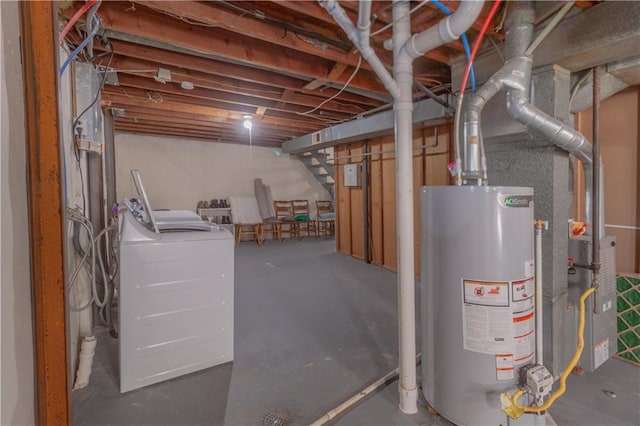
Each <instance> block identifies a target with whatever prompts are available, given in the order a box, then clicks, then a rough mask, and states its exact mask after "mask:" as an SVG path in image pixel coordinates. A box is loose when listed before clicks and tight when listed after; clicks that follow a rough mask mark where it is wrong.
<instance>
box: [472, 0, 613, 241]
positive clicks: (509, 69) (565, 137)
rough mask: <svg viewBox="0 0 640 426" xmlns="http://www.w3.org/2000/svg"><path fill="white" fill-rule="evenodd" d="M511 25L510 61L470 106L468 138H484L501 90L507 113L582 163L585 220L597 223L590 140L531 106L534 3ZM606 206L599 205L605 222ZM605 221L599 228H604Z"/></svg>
mask: <svg viewBox="0 0 640 426" xmlns="http://www.w3.org/2000/svg"><path fill="white" fill-rule="evenodd" d="M507 24H508V28H509V29H508V30H507V36H506V42H505V57H506V58H507V61H506V62H505V64H504V66H503V67H502V68H501V69H500V70H498V71H497V72H496V73H495V74H494V75H493V76H492V77H491V78H490V79H489V80H488V81H487V83H485V84H484V85H483V86H482V88H480V89H479V90H478V92H477V93H476V95H474V96H473V97H472V98H471V101H470V102H469V107H468V108H469V109H468V111H467V117H468V121H467V127H468V137H480V131H481V130H480V129H481V125H480V122H481V119H480V117H481V114H482V109H483V108H484V106H485V105H486V103H487V102H488V101H489V99H491V98H492V97H493V96H494V95H495V94H496V93H498V92H499V91H500V90H505V91H506V95H507V110H508V111H509V113H510V114H511V115H512V116H513V118H514V119H515V120H516V121H517V122H518V123H520V124H522V125H524V126H525V127H526V128H527V129H529V130H531V131H532V132H534V133H536V134H537V135H540V136H542V137H544V138H545V139H548V140H550V141H551V142H553V143H554V144H555V145H556V146H557V147H558V148H561V149H563V150H564V151H567V152H568V153H569V154H571V155H573V156H575V157H576V158H578V159H579V160H581V162H582V165H583V168H584V176H585V216H586V217H585V219H586V221H587V222H588V223H592V222H593V207H592V205H593V182H592V176H593V156H592V147H591V144H590V143H589V141H588V140H587V138H585V137H584V135H582V134H581V133H580V132H578V131H577V130H576V129H574V128H572V127H571V126H569V125H567V124H565V123H563V122H561V121H559V120H556V119H555V118H553V117H550V116H549V115H547V114H546V113H544V112H543V111H541V110H540V109H539V108H537V107H536V106H534V105H532V104H531V103H530V102H529V88H530V86H531V72H532V63H533V61H532V58H531V57H529V56H523V54H524V51H525V50H526V49H527V47H528V46H529V45H530V43H531V39H532V37H533V9H532V6H531V2H518V3H516V6H515V9H514V11H513V12H512V14H511V16H510V18H509V21H508V22H507ZM602 204H603V203H601V202H600V203H599V207H598V209H599V211H600V216H601V218H602V217H603V213H604V206H603V205H602ZM603 224H604V221H603V220H601V221H600V224H599V227H600V229H602V228H603Z"/></svg>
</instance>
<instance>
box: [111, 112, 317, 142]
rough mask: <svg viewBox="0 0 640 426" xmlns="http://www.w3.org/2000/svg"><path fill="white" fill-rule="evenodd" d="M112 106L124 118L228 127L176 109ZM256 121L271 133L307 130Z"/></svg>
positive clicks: (288, 136) (279, 133)
mask: <svg viewBox="0 0 640 426" xmlns="http://www.w3.org/2000/svg"><path fill="white" fill-rule="evenodd" d="M113 106H114V107H118V108H122V109H124V110H125V118H146V119H149V120H154V121H159V122H168V121H173V122H175V123H183V124H192V125H196V126H210V127H211V128H214V129H227V128H229V127H230V126H229V124H228V123H220V122H217V121H213V120H211V119H210V117H208V116H205V115H199V114H187V113H183V112H178V111H165V110H156V109H150V108H141V107H137V106H131V105H124V104H113ZM256 121H257V122H256V123H254V125H255V128H256V129H264V130H265V131H268V132H269V133H271V134H274V135H278V136H282V137H287V138H290V137H292V136H301V135H304V134H306V133H308V131H306V130H301V129H296V128H292V127H286V126H282V125H274V124H268V123H265V122H263V121H260V119H259V118H258V119H257V120H256ZM236 125H237V126H238V128H240V126H241V124H240V121H238V122H237V123H236Z"/></svg>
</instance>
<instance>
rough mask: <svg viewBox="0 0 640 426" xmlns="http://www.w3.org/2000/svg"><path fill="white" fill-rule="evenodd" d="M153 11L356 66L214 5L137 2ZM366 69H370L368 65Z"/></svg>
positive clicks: (339, 53) (338, 53) (331, 50)
mask: <svg viewBox="0 0 640 426" xmlns="http://www.w3.org/2000/svg"><path fill="white" fill-rule="evenodd" d="M136 3H139V4H143V5H145V6H147V7H149V8H151V9H153V10H157V11H160V12H162V13H168V14H172V15H175V16H181V17H183V18H185V19H188V20H191V21H194V22H200V23H203V24H207V25H210V26H214V27H217V28H224V29H225V30H229V31H232V32H235V33H238V34H243V35H248V36H250V37H252V38H254V39H258V40H263V41H266V42H269V43H273V44H275V45H278V46H282V47H286V48H287V49H293V50H296V51H299V52H303V53H308V54H311V55H314V56H320V57H323V58H325V59H329V60H331V61H335V62H340V63H344V64H347V65H351V66H356V63H357V58H355V59H354V57H353V56H351V55H349V53H348V52H345V51H343V50H340V49H338V48H336V47H334V46H331V45H326V44H323V43H321V42H319V41H318V40H315V42H314V40H310V41H307V40H306V39H305V38H306V36H301V35H298V34H295V33H294V32H292V31H288V30H286V29H283V28H279V27H277V26H275V25H273V24H269V23H268V22H266V21H259V20H257V19H252V18H250V17H245V16H243V15H242V14H240V13H233V12H230V11H228V10H226V9H224V8H221V7H213V5H214V4H215V3H207V4H205V3H199V2H195V1H179V2H176V1H157V0H136ZM365 68H367V69H370V68H369V67H368V65H365Z"/></svg>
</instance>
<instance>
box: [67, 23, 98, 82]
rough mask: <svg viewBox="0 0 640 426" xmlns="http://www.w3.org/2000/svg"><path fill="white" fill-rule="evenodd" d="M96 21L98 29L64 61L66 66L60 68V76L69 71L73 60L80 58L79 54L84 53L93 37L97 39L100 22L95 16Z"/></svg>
mask: <svg viewBox="0 0 640 426" xmlns="http://www.w3.org/2000/svg"><path fill="white" fill-rule="evenodd" d="M93 19H94V21H95V22H96V27H95V30H94V31H92V32H91V33H90V34H89V35H88V36H87V38H85V39H84V40H83V41H82V43H80V45H79V46H78V47H76V49H75V50H74V51H73V52H71V54H70V55H69V57H68V58H67V60H66V61H64V64H62V66H61V67H60V75H61V76H62V74H64V71H65V70H66V69H67V67H68V66H69V64H70V63H71V61H73V59H74V58H75V57H76V56H78V54H79V53H80V52H82V49H84V48H85V47H86V46H87V44H89V42H90V41H91V40H93V37H95V35H96V33H97V32H98V31H97V30H98V25H99V21H98V18H96V17H95V16H94V17H93Z"/></svg>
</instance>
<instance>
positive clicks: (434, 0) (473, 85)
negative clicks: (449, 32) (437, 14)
mask: <svg viewBox="0 0 640 426" xmlns="http://www.w3.org/2000/svg"><path fill="white" fill-rule="evenodd" d="M431 3H433V5H434V6H436V7H437V8H438V9H440V10H441V11H442V12H443V13H444V14H445V15H447V16H449V15H451V13H452V12H451V9H449V8H448V7H447V6H445V5H444V4H442V3H440V2H439V1H438V0H431ZM460 40H462V47H463V48H464V54H465V56H466V57H467V63H469V62H471V59H470V58H471V50H470V49H469V40H468V39H467V34H466V33H463V34H462V35H461V36H460ZM471 91H472V92H473V93H475V92H476V74H475V72H474V70H473V65H472V66H471Z"/></svg>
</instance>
